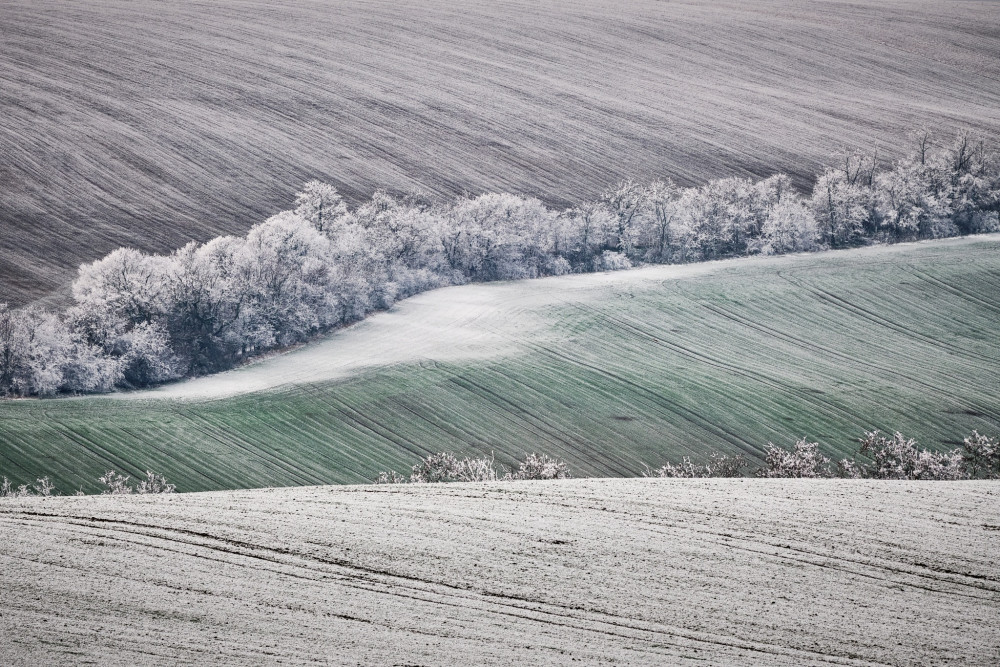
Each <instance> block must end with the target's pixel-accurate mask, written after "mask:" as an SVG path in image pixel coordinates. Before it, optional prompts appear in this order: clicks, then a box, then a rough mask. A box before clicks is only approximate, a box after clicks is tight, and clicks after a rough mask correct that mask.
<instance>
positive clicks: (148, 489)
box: [135, 470, 177, 493]
mask: <svg viewBox="0 0 1000 667" xmlns="http://www.w3.org/2000/svg"><path fill="white" fill-rule="evenodd" d="M176 491H177V487H176V486H174V485H173V484H169V483H168V482H167V480H166V479H165V478H164V477H163V475H157V474H156V473H154V472H150V471H148V470H147V471H146V479H144V480H141V481H140V482H139V483H138V484H136V486H135V492H136V493H174V492H176Z"/></svg>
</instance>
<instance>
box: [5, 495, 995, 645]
mask: <svg viewBox="0 0 1000 667" xmlns="http://www.w3.org/2000/svg"><path fill="white" fill-rule="evenodd" d="M994 487H995V485H994V484H991V483H989V482H982V483H976V482H954V483H934V482H930V483H920V482H901V483H894V482H856V481H833V480H824V481H817V480H578V481H573V480H570V481H566V482H535V483H531V482H528V483H523V482H522V483H506V484H503V483H501V484H489V485H487V484H457V485H418V486H409V487H391V488H390V487H372V486H367V487H366V486H360V487H339V488H336V487H312V488H298V489H279V490H256V491H245V492H222V493H206V494H185V495H179V496H173V497H158V498H139V497H124V498H123V497H109V496H105V497H88V498H59V499H51V498H50V499H44V500H38V499H36V500H19V501H8V502H4V503H0V534H2V535H3V539H2V540H0V590H3V608H2V610H0V661H2V662H4V663H5V664H10V663H17V664H29V663H30V664H47V665H48V664H81V663H86V662H91V661H93V662H99V663H101V664H147V663H152V662H154V661H157V662H160V663H177V662H183V663H196V664H221V663H225V664H261V663H278V662H280V661H285V662H290V663H295V664H304V663H308V662H311V661H319V662H323V663H332V664H434V665H446V664H455V665H472V664H476V665H483V664H523V665H528V664H555V663H558V664H573V663H574V661H579V662H582V663H584V664H597V663H600V664H623V665H625V664H628V665H634V664H649V665H654V664H655V665H662V664H689V663H690V664H724V663H725V664H734V663H736V664H769V665H779V664H780V665H802V664H839V665H874V664H879V665H886V664H888V665H912V664H922V665H927V664H945V663H948V664H967V665H995V664H996V663H997V660H998V658H1000V628H998V626H997V609H998V607H1000V575H998V572H997V567H996V554H997V552H998V551H1000V525H998V520H997V517H998V516H1000V495H998V491H997V489H996V488H994Z"/></svg>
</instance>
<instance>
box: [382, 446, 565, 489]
mask: <svg viewBox="0 0 1000 667" xmlns="http://www.w3.org/2000/svg"><path fill="white" fill-rule="evenodd" d="M569 476H570V475H569V471H568V469H567V467H566V463H564V462H563V461H560V460H558V459H554V458H552V457H550V456H547V455H545V454H528V455H526V456H525V459H524V461H521V462H520V463H519V466H518V469H517V470H516V471H514V472H508V473H506V474H504V475H500V474H499V473H498V472H497V468H496V463H495V461H494V459H493V456H489V457H486V456H483V457H479V458H465V459H461V460H459V459H458V457H457V456H455V455H454V454H452V453H451V452H439V453H437V454H429V455H428V456H425V457H424V458H422V459H420V463H418V464H416V465H415V466H413V467H412V468H411V469H410V476H409V477H406V476H405V475H401V474H399V473H398V472H396V471H395V470H390V471H387V472H386V471H384V472H380V473H379V475H378V477H377V478H376V479H375V483H376V484H408V483H409V484H435V483H442V482H495V481H498V480H505V481H506V480H521V479H565V478H567V477H569Z"/></svg>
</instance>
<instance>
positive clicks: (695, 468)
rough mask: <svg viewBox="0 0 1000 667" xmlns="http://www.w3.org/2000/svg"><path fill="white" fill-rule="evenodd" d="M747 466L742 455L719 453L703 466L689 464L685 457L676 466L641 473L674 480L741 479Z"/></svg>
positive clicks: (669, 465)
mask: <svg viewBox="0 0 1000 667" xmlns="http://www.w3.org/2000/svg"><path fill="white" fill-rule="evenodd" d="M748 465H749V461H747V459H746V457H744V456H743V455H742V454H737V455H736V456H728V455H726V454H721V453H719V452H713V453H712V454H711V456H709V462H708V463H707V464H705V465H698V464H695V463H692V462H691V458H690V457H688V456H685V457H683V458H682V459H681V462H680V463H678V464H672V463H666V464H664V465H663V466H661V467H659V468H656V469H653V470H649V469H647V470H646V472H644V473H643V475H644V476H646V477H675V478H698V477H742V476H743V470H744V469H745V468H746V467H747V466H748Z"/></svg>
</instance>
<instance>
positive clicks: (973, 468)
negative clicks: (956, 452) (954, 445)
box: [961, 431, 1000, 479]
mask: <svg viewBox="0 0 1000 667" xmlns="http://www.w3.org/2000/svg"><path fill="white" fill-rule="evenodd" d="M961 457H962V464H963V465H964V467H965V473H966V475H968V476H969V477H970V478H972V479H978V478H985V479H1000V439H998V438H990V437H987V436H985V435H980V434H979V432H978V431H973V432H972V435H971V436H969V437H968V438H966V439H965V441H964V442H963V443H962V449H961Z"/></svg>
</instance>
